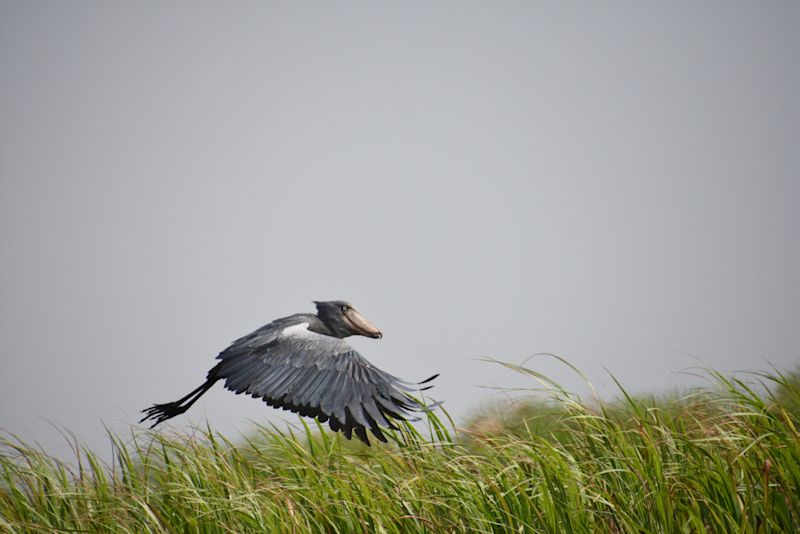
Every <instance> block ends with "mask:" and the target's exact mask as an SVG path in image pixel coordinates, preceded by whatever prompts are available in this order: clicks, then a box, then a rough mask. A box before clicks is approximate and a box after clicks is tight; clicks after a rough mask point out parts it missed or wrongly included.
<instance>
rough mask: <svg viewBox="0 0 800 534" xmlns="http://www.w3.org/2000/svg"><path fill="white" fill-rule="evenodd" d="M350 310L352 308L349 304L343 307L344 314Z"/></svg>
mask: <svg viewBox="0 0 800 534" xmlns="http://www.w3.org/2000/svg"><path fill="white" fill-rule="evenodd" d="M349 309H350V306H348V305H347V304H345V305H343V306H342V311H343V312H346V311H347V310H349Z"/></svg>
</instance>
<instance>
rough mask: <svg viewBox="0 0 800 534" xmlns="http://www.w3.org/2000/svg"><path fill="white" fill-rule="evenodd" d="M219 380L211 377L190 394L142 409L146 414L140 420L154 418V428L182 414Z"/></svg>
mask: <svg viewBox="0 0 800 534" xmlns="http://www.w3.org/2000/svg"><path fill="white" fill-rule="evenodd" d="M217 380H218V379H217V378H209V379H208V380H206V382H205V383H204V384H203V385H201V386H200V387H198V388H197V389H195V390H194V391H192V392H191V393H189V394H188V395H186V396H184V397H182V398H180V399H178V400H176V401H175V402H167V403H165V404H154V405H152V406H151V407H149V408H147V409H145V410H142V412H143V413H144V414H145V416H144V417H143V418H142V420H141V421H139V422H140V423H143V422H145V421H147V420H148V419H152V420H153V421H155V422H154V423H153V424H152V426H151V427H150V428H153V427H154V426H156V425H157V424H159V423H163V422H164V421H166V420H167V419H172V418H173V417H175V416H176V415H180V414H182V413H183V412H185V411H186V410H188V409H189V408H190V407H191V406H192V404H194V403H195V402H197V399H199V398H200V397H202V396H203V394H204V393H205V392H206V391H208V390H209V389H210V388H211V386H213V385H214V383H215V382H216V381H217ZM187 401H188V402H187Z"/></svg>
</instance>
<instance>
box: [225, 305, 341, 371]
mask: <svg viewBox="0 0 800 534" xmlns="http://www.w3.org/2000/svg"><path fill="white" fill-rule="evenodd" d="M328 331H329V330H328V328H327V327H326V326H325V324H324V323H323V322H322V321H321V320H320V318H319V317H317V316H316V315H314V314H310V313H297V314H294V315H290V316H288V317H281V318H280V319H275V320H274V321H272V322H270V323H268V324H265V325H264V326H262V327H260V328H258V329H256V330H254V331H253V332H251V333H249V334H247V335H246V336H242V337H240V338H239V339H237V340H236V341H234V342H233V343H231V345H230V346H229V347H228V348H227V349H225V350H224V351H222V352H221V353H220V354H219V356H218V357H217V358H218V359H220V360H225V359H227V358H230V357H234V356H239V355H242V354H243V353H250V354H253V353H262V354H264V353H272V354H275V355H278V354H284V355H287V356H288V355H289V354H297V353H309V352H314V353H317V354H319V355H322V354H325V355H329V356H334V355H338V354H345V353H350V352H355V351H354V349H353V348H352V347H351V346H350V345H348V344H347V343H346V342H345V341H343V340H342V339H340V338H338V337H334V336H330V335H327V334H326V333H325V332H328Z"/></svg>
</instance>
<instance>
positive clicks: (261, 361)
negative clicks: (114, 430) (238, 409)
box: [140, 300, 439, 445]
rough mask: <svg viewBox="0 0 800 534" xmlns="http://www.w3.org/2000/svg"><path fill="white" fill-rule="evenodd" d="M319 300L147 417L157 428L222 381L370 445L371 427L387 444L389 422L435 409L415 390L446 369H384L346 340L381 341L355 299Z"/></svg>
mask: <svg viewBox="0 0 800 534" xmlns="http://www.w3.org/2000/svg"><path fill="white" fill-rule="evenodd" d="M314 304H316V306H317V313H316V314H313V313H298V314H295V315H290V316H289V317H283V318H281V319H276V320H274V321H272V322H271V323H269V324H267V325H264V326H262V327H261V328H259V329H258V330H256V331H254V332H252V333H250V334H248V335H246V336H244V337H242V338H239V339H237V340H236V341H234V342H233V343H232V344H231V345H230V346H229V347H228V348H227V349H225V350H223V351H222V352H221V353H220V354H219V356H217V359H218V360H220V362H219V363H218V364H217V365H215V366H214V367H213V368H212V369H211V370H210V371H209V372H208V374H207V375H206V381H205V383H203V384H202V385H201V386H200V387H198V388H197V389H195V390H194V391H192V392H191V393H189V394H188V395H186V396H185V397H183V398H181V399H178V400H177V401H175V402H168V403H166V404H154V405H153V406H151V407H150V408H147V409H145V410H142V412H143V413H144V414H145V416H144V417H143V418H142V420H141V421H140V423H141V422H144V421H148V420H151V421H153V425H152V426H151V427H150V428H153V427H155V426H156V425H158V424H159V423H162V422H164V421H166V420H167V419H171V418H172V417H175V416H176V415H180V414H182V413H183V412H185V411H186V410H188V409H189V407H190V406H191V405H192V404H194V403H195V402H197V399H199V398H200V397H201V396H202V395H203V394H204V393H205V392H206V391H208V390H209V389H210V388H211V386H213V385H214V384H215V383H216V382H217V381H218V380H224V381H225V387H226V388H227V389H229V390H231V391H233V392H234V393H236V394H237V395H238V394H239V393H248V394H250V395H251V396H253V397H255V398H261V399H263V401H264V402H266V403H267V404H268V405H269V406H274V407H275V408H283V409H284V410H290V411H292V412H295V413H299V414H300V415H303V416H310V417H316V418H317V419H318V420H319V421H320V422H322V423H324V422H326V421H328V424H329V425H330V428H331V430H333V431H338V432H342V433H343V434H344V435H345V437H346V438H347V439H350V437H351V436H352V434H353V433H355V435H356V437H358V438H359V439H360V440H361V441H362V442H364V443H365V444H367V445H369V439H368V438H367V429H369V430H370V432H372V434H373V435H374V436H375V437H376V438H378V439H379V440H380V441H383V442H386V437H385V436H384V434H383V433H382V432H381V427H385V428H391V429H395V430H396V429H397V428H398V427H397V426H396V425H395V424H394V422H393V419H395V420H410V419H413V416H412V412H414V411H424V410H426V409H428V407H426V406H425V405H423V404H422V403H420V402H419V401H418V400H416V399H415V398H413V397H412V396H410V395H409V394H408V392H409V391H414V390H416V389H420V390H424V389H429V388H431V387H432V386H426V387H423V388H419V386H420V385H422V384H427V383H429V382H430V381H432V380H433V379H434V378H436V377H437V376H439V375H438V374H436V375H433V376H432V377H430V378H427V379H425V380H423V381H421V382H418V383H416V384H414V383H410V382H405V381H403V380H400V379H399V378H397V377H395V376H393V375H390V374H389V373H387V372H385V371H382V370H380V369H378V368H377V367H375V366H373V365H372V364H371V363H369V362H368V361H367V360H366V359H365V358H364V357H363V356H361V354H359V353H358V352H356V350H355V349H353V348H352V347H351V346H350V345H348V344H347V343H345V341H344V340H343V338H345V337H348V336H353V335H360V336H366V337H371V338H378V339H379V338H381V337H383V334H382V333H381V331H380V330H378V329H377V328H376V327H375V326H373V325H372V324H371V323H370V322H369V321H367V320H366V319H365V318H364V316H363V315H361V314H360V313H359V312H358V310H356V309H355V308H354V307H353V305H352V304H350V303H348V302H345V301H342V300H334V301H326V302H319V301H314ZM414 386H417V387H414Z"/></svg>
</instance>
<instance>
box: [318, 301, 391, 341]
mask: <svg viewBox="0 0 800 534" xmlns="http://www.w3.org/2000/svg"><path fill="white" fill-rule="evenodd" d="M313 302H314V304H316V305H317V317H319V318H320V319H321V320H322V322H323V323H325V325H326V326H327V327H328V328H330V329H331V331H332V332H333V334H334V335H335V336H336V337H347V336H366V337H372V338H381V337H383V334H382V333H381V331H380V330H378V329H377V328H376V327H375V325H373V324H372V323H370V322H369V321H367V320H366V319H364V316H363V315H361V314H360V313H359V312H358V310H356V309H355V308H354V307H353V305H352V304H350V303H349V302H345V301H343V300H329V301H324V302H323V301H317V300H315V301H313Z"/></svg>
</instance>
